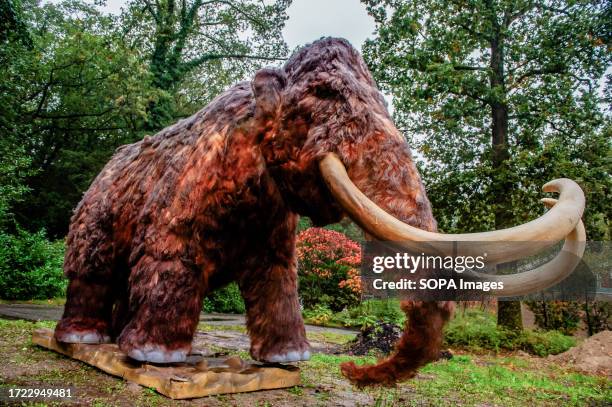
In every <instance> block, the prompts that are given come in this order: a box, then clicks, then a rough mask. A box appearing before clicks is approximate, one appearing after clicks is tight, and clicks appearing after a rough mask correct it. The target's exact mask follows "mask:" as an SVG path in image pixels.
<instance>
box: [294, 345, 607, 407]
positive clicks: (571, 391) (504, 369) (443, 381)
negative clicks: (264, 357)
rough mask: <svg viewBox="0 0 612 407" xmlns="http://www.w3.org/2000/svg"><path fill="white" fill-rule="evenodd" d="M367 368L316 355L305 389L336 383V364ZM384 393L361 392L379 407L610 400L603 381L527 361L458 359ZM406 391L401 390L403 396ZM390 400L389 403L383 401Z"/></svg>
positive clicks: (483, 357)
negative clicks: (330, 379)
mask: <svg viewBox="0 0 612 407" xmlns="http://www.w3.org/2000/svg"><path fill="white" fill-rule="evenodd" d="M351 360H352V361H355V363H357V364H364V363H373V362H375V358H373V357H351V356H346V355H322V354H316V355H314V356H313V358H312V359H311V361H310V362H308V364H304V366H303V367H302V370H303V375H304V379H305V380H304V382H305V384H307V385H309V384H310V385H312V384H314V383H321V382H325V381H326V378H325V377H326V376H327V377H329V376H330V375H331V376H333V377H336V378H338V379H339V378H341V376H340V371H339V364H340V363H342V362H346V361H351ZM395 390H403V391H399V392H395V393H394V392H393V390H390V389H377V388H371V389H366V390H365V391H366V392H367V393H370V394H371V395H373V396H374V399H375V400H376V401H377V404H379V405H386V404H388V403H389V402H390V401H391V404H393V403H397V402H399V398H402V397H405V395H406V394H410V396H409V399H406V400H403V401H402V404H403V403H406V405H411V404H412V403H414V405H421V404H422V403H423V402H425V403H426V404H429V403H435V404H441V405H468V406H472V405H502V406H524V405H528V404H532V405H559V404H560V405H576V406H579V405H585V404H588V403H605V402H606V401H607V400H608V401H609V400H612V388H611V387H610V382H609V381H608V380H607V379H606V378H604V377H598V376H588V375H583V374H580V373H576V372H572V371H570V370H568V369H567V368H564V367H560V366H558V365H556V364H552V363H547V362H546V361H544V360H538V359H537V358H532V359H531V360H526V359H524V358H521V357H495V356H492V355H488V356H487V355H480V356H477V357H472V356H468V355H458V356H455V357H454V358H452V359H451V360H449V361H439V362H436V363H432V364H430V365H428V366H426V367H425V368H424V369H422V370H421V372H420V374H419V376H418V377H417V379H415V380H412V381H408V382H405V383H402V384H401V385H400V386H398V387H397V388H396V389H395ZM406 390H407V391H406ZM389 398H391V399H392V400H389ZM380 403H382V404H380Z"/></svg>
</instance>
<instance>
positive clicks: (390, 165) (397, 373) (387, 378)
mask: <svg viewBox="0 0 612 407" xmlns="http://www.w3.org/2000/svg"><path fill="white" fill-rule="evenodd" d="M395 134H396V135H398V136H399V134H398V133H395ZM400 137H401V136H400ZM400 137H393V135H392V136H391V137H389V134H387V135H385V137H384V138H381V139H377V137H373V138H372V143H373V145H376V146H377V148H376V149H375V150H374V149H372V152H371V154H364V155H363V156H362V158H360V159H359V161H358V164H354V165H352V166H349V176H350V179H351V180H352V181H353V182H354V183H355V185H356V186H357V187H358V188H359V189H360V190H361V191H363V192H364V193H365V194H366V195H367V196H368V197H370V198H371V199H372V200H373V201H374V202H375V203H376V204H377V205H379V206H380V207H382V208H383V209H384V210H385V211H387V212H388V213H389V214H391V215H393V216H394V217H395V218H397V219H399V220H401V221H403V222H405V223H407V224H410V225H412V226H414V227H418V228H420V229H424V230H427V231H431V232H434V231H436V230H437V226H436V221H435V219H434V217H433V214H432V210H431V206H430V203H429V200H428V198H427V195H426V193H425V188H424V186H423V184H422V182H421V178H420V176H419V174H418V172H417V169H416V166H415V165H414V162H413V161H412V157H411V154H410V151H409V149H408V146H407V145H406V143H405V141H404V140H402V139H401V138H400ZM376 139H377V140H376ZM381 145H382V147H383V148H381ZM345 160H346V157H345ZM346 161H348V160H346ZM351 217H353V218H354V220H355V221H356V222H357V223H358V224H362V222H361V220H360V219H359V218H360V215H359V214H351ZM401 308H402V310H403V311H404V312H405V313H406V323H405V328H404V332H403V334H402V336H401V338H400V340H399V341H398V343H397V344H396V347H395V351H394V353H393V354H392V355H391V356H390V357H388V358H387V359H385V360H382V361H380V362H379V363H378V364H376V365H371V366H356V365H355V364H354V363H353V362H348V363H344V364H342V365H341V370H342V373H343V374H344V375H345V376H346V377H347V378H348V379H349V380H351V382H353V383H354V384H356V385H358V386H366V385H370V384H383V385H393V384H394V383H396V382H397V381H400V380H404V379H408V378H411V377H413V376H414V375H415V374H416V372H417V370H418V369H419V368H420V367H422V366H424V365H425V364H427V363H429V362H431V361H433V360H436V359H437V358H438V355H439V352H440V345H441V343H442V333H443V328H444V325H445V323H446V322H447V321H448V320H449V318H450V316H451V314H452V310H453V308H454V303H453V302H412V301H403V302H402V303H401Z"/></svg>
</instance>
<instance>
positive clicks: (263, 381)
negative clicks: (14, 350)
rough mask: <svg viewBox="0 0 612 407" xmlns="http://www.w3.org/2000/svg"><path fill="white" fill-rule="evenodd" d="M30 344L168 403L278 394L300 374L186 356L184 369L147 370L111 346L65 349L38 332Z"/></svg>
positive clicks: (291, 368)
mask: <svg viewBox="0 0 612 407" xmlns="http://www.w3.org/2000/svg"><path fill="white" fill-rule="evenodd" d="M32 342H33V343H35V344H36V345H39V346H42V347H43V348H47V349H51V350H53V351H55V352H59V353H61V354H64V355H66V356H69V357H71V358H73V359H77V360H80V361H82V362H85V363H87V364H89V365H92V366H95V367H97V368H98V369H100V370H102V371H104V372H106V373H109V374H111V375H114V376H119V377H122V378H123V379H125V380H129V381H131V382H135V383H138V384H140V385H142V386H146V387H150V388H153V389H155V390H157V391H158V392H159V393H161V394H163V395H165V396H167V397H170V398H172V399H189V398H196V397H204V396H210V395H214V394H227V393H242V392H248V391H257V390H269V389H281V388H285V387H293V386H297V385H299V384H300V383H301V382H300V370H299V369H298V368H297V367H295V366H290V365H280V364H274V365H261V364H257V363H252V362H246V361H243V360H241V359H240V358H239V357H232V358H229V359H225V360H221V359H215V358H205V357H203V356H201V355H189V357H188V358H187V361H186V362H185V363H180V364H173V365H152V364H148V363H141V362H137V361H134V360H132V359H130V358H128V357H127V356H126V355H125V354H124V353H123V352H121V351H120V350H119V347H118V346H117V345H116V344H101V345H91V344H82V343H76V344H65V343H58V342H56V341H55V339H54V338H53V331H52V330H51V329H37V330H36V331H34V333H33V335H32Z"/></svg>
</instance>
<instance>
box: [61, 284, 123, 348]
mask: <svg viewBox="0 0 612 407" xmlns="http://www.w3.org/2000/svg"><path fill="white" fill-rule="evenodd" d="M112 305H113V296H112V292H111V287H110V282H109V281H98V280H97V279H92V278H86V277H85V278H84V277H75V278H71V279H70V283H69V284H68V292H67V295H66V305H65V306H64V314H63V316H62V319H61V320H60V321H59V322H58V324H57V326H56V327H55V339H56V340H57V341H59V342H66V343H106V342H110V339H111V338H110V319H111V310H112Z"/></svg>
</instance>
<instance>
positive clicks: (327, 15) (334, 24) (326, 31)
mask: <svg viewBox="0 0 612 407" xmlns="http://www.w3.org/2000/svg"><path fill="white" fill-rule="evenodd" d="M126 2H127V0H107V4H106V7H104V10H106V11H108V12H110V13H118V12H119V11H120V9H121V7H122V6H123V5H124V4H125V3H126ZM373 31H374V20H373V19H372V17H370V16H369V15H368V14H367V13H366V10H365V7H364V6H363V5H362V4H361V3H360V2H359V0H293V3H292V4H291V7H289V20H288V21H287V25H286V26H285V29H284V30H283V34H284V36H285V40H286V41H287V45H289V49H293V48H295V47H296V46H300V45H304V44H307V43H309V42H312V41H314V40H316V39H318V38H320V37H323V36H333V37H344V38H346V39H347V40H349V41H350V42H351V44H353V46H355V47H356V48H357V49H359V50H361V46H362V45H363V42H364V41H365V39H366V38H367V37H369V36H371V35H372V32H373Z"/></svg>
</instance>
